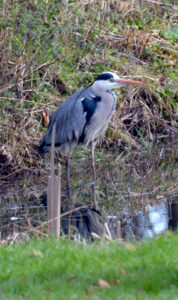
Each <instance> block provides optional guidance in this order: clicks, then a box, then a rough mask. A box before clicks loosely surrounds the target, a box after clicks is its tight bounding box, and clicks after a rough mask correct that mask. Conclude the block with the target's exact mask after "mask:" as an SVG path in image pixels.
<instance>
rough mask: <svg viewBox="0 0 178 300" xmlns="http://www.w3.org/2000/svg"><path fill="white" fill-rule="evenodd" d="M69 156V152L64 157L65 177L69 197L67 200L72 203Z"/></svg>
mask: <svg viewBox="0 0 178 300" xmlns="http://www.w3.org/2000/svg"><path fill="white" fill-rule="evenodd" d="M70 156H71V152H69V153H68V155H67V158H66V179H67V195H68V198H69V202H70V203H72V193H71V188H70Z"/></svg>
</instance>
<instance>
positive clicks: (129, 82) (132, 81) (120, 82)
mask: <svg viewBox="0 0 178 300" xmlns="http://www.w3.org/2000/svg"><path fill="white" fill-rule="evenodd" d="M114 81H115V82H117V83H119V84H143V82H139V81H135V80H128V79H115V80H114Z"/></svg>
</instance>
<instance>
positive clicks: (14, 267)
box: [0, 233, 178, 300]
mask: <svg viewBox="0 0 178 300" xmlns="http://www.w3.org/2000/svg"><path fill="white" fill-rule="evenodd" d="M176 245H178V237H177V236H176V235H175V234H172V233H165V234H163V235H161V236H159V237H157V238H154V239H151V240H147V241H145V242H141V243H140V242H139V243H135V244H134V245H132V244H130V243H119V242H104V241H103V242H100V243H93V244H91V245H84V244H78V243H74V242H72V241H68V240H65V239H64V240H63V239H61V240H60V241H59V240H56V239H55V238H51V239H47V238H45V239H34V240H30V241H29V242H24V243H23V244H14V245H10V246H1V247H0V270H1V271H0V299H13V300H15V299H28V300H29V299H33V300H35V299H40V300H43V299H77V300H79V299H102V300H104V299H107V300H108V299H124V300H126V299H165V300H167V299H169V300H170V299H177V298H176V295H177V294H178V287H177V282H178V281H177V279H178V277H177V278H176V272H177V271H178V268H177V267H178V256H177V249H176ZM100 279H103V280H105V281H107V282H108V284H109V287H102V284H98V282H99V280H100Z"/></svg>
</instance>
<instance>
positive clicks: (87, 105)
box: [82, 96, 101, 122]
mask: <svg viewBox="0 0 178 300" xmlns="http://www.w3.org/2000/svg"><path fill="white" fill-rule="evenodd" d="M99 101H101V98H100V97H99V96H97V97H95V98H85V99H84V100H83V101H82V105H83V111H84V112H86V113H87V114H86V119H87V122H89V121H90V119H91V117H92V116H93V114H94V112H95V110H96V107H97V102H99Z"/></svg>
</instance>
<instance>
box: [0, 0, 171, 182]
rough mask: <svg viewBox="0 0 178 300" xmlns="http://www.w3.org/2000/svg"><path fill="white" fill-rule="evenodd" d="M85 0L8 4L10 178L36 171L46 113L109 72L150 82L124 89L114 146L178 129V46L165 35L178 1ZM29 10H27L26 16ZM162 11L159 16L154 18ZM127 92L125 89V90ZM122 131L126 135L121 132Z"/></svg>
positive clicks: (1, 149)
mask: <svg viewBox="0 0 178 300" xmlns="http://www.w3.org/2000/svg"><path fill="white" fill-rule="evenodd" d="M167 2H168V3H164V4H163V5H160V6H158V5H156V4H157V3H156V1H144V2H140V1H139V2H138V1H130V2H122V3H125V4H121V3H119V4H118V1H114V0H113V1H96V0H93V1H77V2H75V1H74V2H73V3H69V4H67V2H66V4H65V5H62V4H60V5H59V4H56V3H55V1H54V3H53V6H52V4H50V3H46V4H43V3H38V1H37V2H36V3H33V4H29V3H28V2H26V3H25V9H26V10H25V11H24V5H22V3H21V2H20V1H16V2H14V3H12V4H8V6H7V5H5V3H3V4H1V11H2V15H1V29H0V40H1V43H0V56H1V60H0V75H1V78H0V84H1V89H0V96H1V97H0V108H1V116H0V117H1V124H0V135H1V144H0V169H1V172H2V173H3V178H8V177H9V176H10V175H11V174H14V173H16V172H17V171H19V172H21V171H22V170H28V171H32V172H34V171H36V170H38V169H39V166H40V162H39V157H38V154H37V153H36V147H37V145H38V143H39V140H40V139H41V137H42V135H43V133H42V131H43V129H42V127H41V123H42V115H43V113H44V112H45V111H46V109H47V108H48V109H50V110H51V111H53V110H55V108H56V107H57V106H58V105H59V103H61V102H62V101H63V100H64V99H65V98H66V97H67V95H68V94H71V93H72V92H73V91H75V90H76V89H78V88H81V87H83V86H85V85H87V84H88V83H90V82H91V81H92V80H93V79H94V77H95V76H96V74H98V73H100V72H102V71H103V70H113V71H116V72H118V73H119V74H121V75H122V76H125V77H127V76H128V75H129V76H130V77H132V78H137V79H142V80H143V81H144V83H145V84H144V87H143V88H141V89H137V90H128V91H123V92H119V99H120V100H119V101H120V103H119V104H120V105H119V106H118V108H117V110H116V112H115V114H114V117H113V119H112V122H111V125H110V129H109V130H108V133H107V137H106V143H109V144H112V143H116V144H118V145H119V144H120V143H121V141H122V140H124V141H125V142H126V143H128V144H131V145H133V146H135V147H138V140H139V141H140V140H154V139H156V138H157V137H158V135H159V134H161V135H166V136H167V135H172V134H175V133H177V130H176V129H175V126H176V115H175V105H174V101H175V99H176V95H177V94H176V93H177V92H176V89H175V81H174V80H175V61H176V55H177V46H176V43H175V42H174V40H172V39H166V38H165V37H164V32H166V31H168V30H169V29H170V28H171V26H172V24H175V18H176V11H175V10H173V9H172V8H173V6H174V5H175V1H172V2H171V4H170V1H167ZM23 12H24V13H23ZM153 16H154V20H153ZM121 93H122V94H121ZM118 132H119V134H118Z"/></svg>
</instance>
